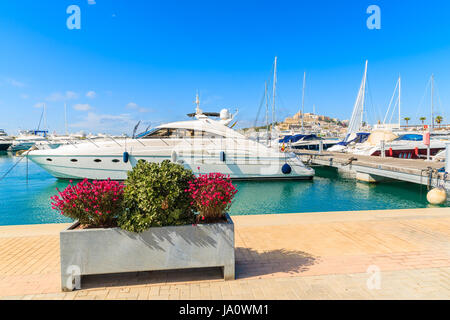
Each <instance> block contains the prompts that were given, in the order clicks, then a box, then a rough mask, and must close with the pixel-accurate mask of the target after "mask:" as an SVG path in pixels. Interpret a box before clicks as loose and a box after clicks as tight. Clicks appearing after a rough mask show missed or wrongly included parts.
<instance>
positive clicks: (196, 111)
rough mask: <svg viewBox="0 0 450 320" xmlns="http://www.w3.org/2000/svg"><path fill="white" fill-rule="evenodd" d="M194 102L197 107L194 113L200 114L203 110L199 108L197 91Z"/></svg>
mask: <svg viewBox="0 0 450 320" xmlns="http://www.w3.org/2000/svg"><path fill="white" fill-rule="evenodd" d="M195 104H196V105H197V108H196V109H195V113H196V114H197V115H201V114H202V113H203V112H202V110H201V109H200V98H199V96H198V91H197V93H196V94H195Z"/></svg>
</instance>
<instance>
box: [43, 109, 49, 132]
mask: <svg viewBox="0 0 450 320" xmlns="http://www.w3.org/2000/svg"><path fill="white" fill-rule="evenodd" d="M44 130H48V129H47V105H46V104H45V103H44Z"/></svg>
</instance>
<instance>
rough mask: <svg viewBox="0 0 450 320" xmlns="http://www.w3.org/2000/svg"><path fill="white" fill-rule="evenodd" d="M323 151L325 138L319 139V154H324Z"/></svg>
mask: <svg viewBox="0 0 450 320" xmlns="http://www.w3.org/2000/svg"><path fill="white" fill-rule="evenodd" d="M322 152H323V140H320V141H319V154H322Z"/></svg>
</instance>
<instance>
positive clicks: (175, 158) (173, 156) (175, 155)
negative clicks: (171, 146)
mask: <svg viewBox="0 0 450 320" xmlns="http://www.w3.org/2000/svg"><path fill="white" fill-rule="evenodd" d="M177 158H178V156H177V152H176V151H175V150H173V151H172V155H171V160H172V162H173V163H176V162H177Z"/></svg>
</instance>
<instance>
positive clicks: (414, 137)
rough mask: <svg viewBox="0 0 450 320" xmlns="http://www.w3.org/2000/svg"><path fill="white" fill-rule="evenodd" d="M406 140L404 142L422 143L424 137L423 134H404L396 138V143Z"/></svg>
mask: <svg viewBox="0 0 450 320" xmlns="http://www.w3.org/2000/svg"><path fill="white" fill-rule="evenodd" d="M398 140H404V141H422V140H423V136H422V135H421V134H403V135H401V136H399V137H398V138H396V139H395V140H394V141H398Z"/></svg>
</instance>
